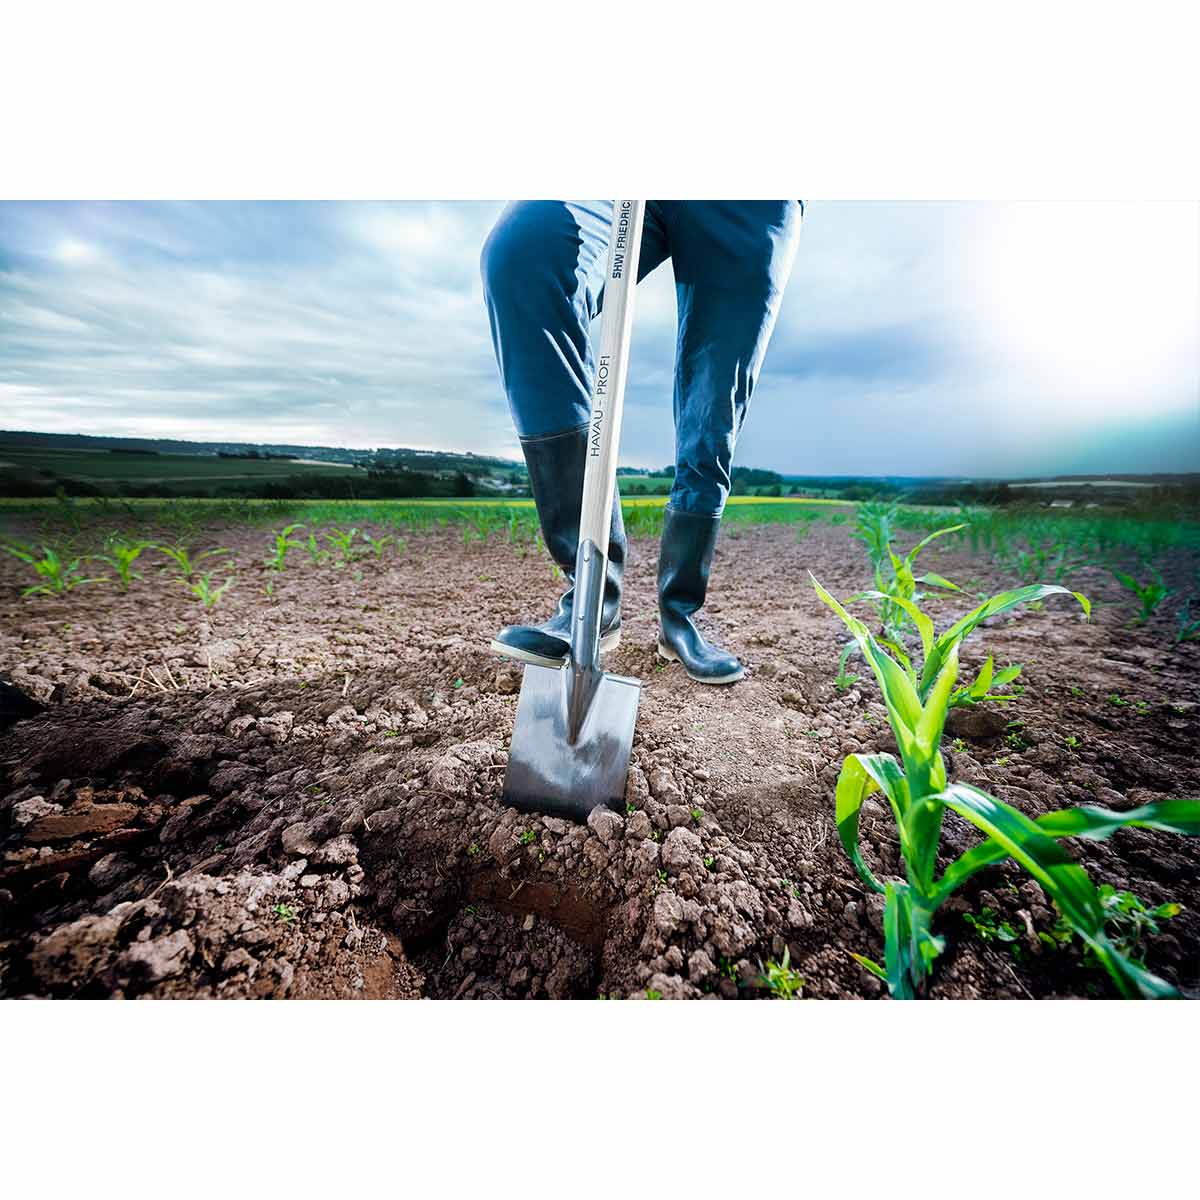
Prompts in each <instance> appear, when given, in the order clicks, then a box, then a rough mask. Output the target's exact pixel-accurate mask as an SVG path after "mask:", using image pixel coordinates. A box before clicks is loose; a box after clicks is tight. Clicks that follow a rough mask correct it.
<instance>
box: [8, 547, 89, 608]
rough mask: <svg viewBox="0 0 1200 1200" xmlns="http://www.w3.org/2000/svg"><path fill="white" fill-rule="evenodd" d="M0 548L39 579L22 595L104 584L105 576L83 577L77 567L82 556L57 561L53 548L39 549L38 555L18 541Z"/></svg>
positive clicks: (55, 593)
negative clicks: (88, 584) (39, 580)
mask: <svg viewBox="0 0 1200 1200" xmlns="http://www.w3.org/2000/svg"><path fill="white" fill-rule="evenodd" d="M0 549H2V550H4V551H5V552H6V553H8V554H11V555H12V556H13V558H17V559H20V560H21V562H23V563H26V564H27V565H29V566H31V567H32V568H33V570H34V574H36V575H37V576H38V578H39V579H41V580H42V582H41V583H35V584H31V585H30V586H29V587H27V588H23V589H22V591H21V595H22V596H42V595H47V596H61V595H65V594H66V593H67V592H69V591H71V590H72V588H77V587H81V586H82V585H83V584H85V583H107V582H108V576H106V575H102V576H99V577H97V578H82V577H81V570H80V566H79V564H80V563H81V562H83V558H82V556H80V557H78V558H72V559H63V558H60V557H59V556H58V554H57V552H56V551H55V549H54V547H53V546H42V547H41V554H40V556H39V554H38V552H37V550H34V549H33V548H32V547H30V546H25V545H22V544H21V543H20V542H10V543H7V544H6V545H4V546H0Z"/></svg>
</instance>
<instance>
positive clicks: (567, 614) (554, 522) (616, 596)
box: [491, 425, 627, 667]
mask: <svg viewBox="0 0 1200 1200" xmlns="http://www.w3.org/2000/svg"><path fill="white" fill-rule="evenodd" d="M587 431H588V427H587V426H586V425H583V426H580V428H578V429H571V430H568V431H567V432H566V433H561V434H556V435H554V436H553V437H548V438H536V439H531V440H529V441H525V440H522V442H521V449H522V451H523V452H524V454H525V465H526V467H528V469H529V487H530V490H531V491H532V492H533V500H534V503H535V504H536V505H537V512H538V520H539V521H540V522H541V526H542V538H543V540H544V541H545V543H546V549H547V550H549V551H550V557H551V558H553V559H554V561H555V562H556V563H557V564H558V566H559V568H560V569H561V570H562V572H563V574H564V575H565V576H566V577H567V583H568V585H569V586H568V588H567V590H566V592H565V593H564V594H563V597H562V599H560V600H559V602H558V608H557V609H556V610H555V613H554V615H553V616H552V617H551V618H550V619H549V620H547V621H543V622H542V624H540V625H506V626H505V627H504V628H503V629H501V630H500V632H499V633H498V634H497V635H496V636H495V637H494V638H493V639H492V647H491V648H492V650H494V651H495V652H496V653H497V654H503V655H505V656H507V657H508V658H515V659H517V661H518V662H525V663H533V664H534V665H535V666H539V667H561V666H563V665H564V664H565V663H566V661H567V655H568V651H569V649H570V640H571V609H572V602H573V601H574V598H575V555H576V552H577V551H578V549H579V516H580V510H581V509H582V507H583V471H584V466H585V465H586V462H587V457H586V455H587ZM608 536H609V542H608V575H607V578H606V580H605V584H604V607H603V611H602V613H601V618H600V652H601V653H604V652H605V651H608V650H613V649H615V648H616V646H617V645H618V644H619V643H620V641H621V577H622V575H623V574H624V571H625V551H626V546H627V542H626V538H625V522H624V521H623V520H622V518H621V497H620V495H619V493H618V492H616V491H615V490H614V492H613V511H612V523H611V525H610V527H609V535H608Z"/></svg>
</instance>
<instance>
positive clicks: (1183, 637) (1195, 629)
mask: <svg viewBox="0 0 1200 1200" xmlns="http://www.w3.org/2000/svg"><path fill="white" fill-rule="evenodd" d="M1174 641H1175V644H1176V645H1177V646H1178V645H1179V643H1180V642H1200V617H1193V616H1192V597H1191V596H1189V597H1188V598H1187V599H1186V600H1185V601H1184V602H1183V607H1182V608H1181V609H1180V610H1179V611H1178V612H1177V613H1176V614H1175V638H1174Z"/></svg>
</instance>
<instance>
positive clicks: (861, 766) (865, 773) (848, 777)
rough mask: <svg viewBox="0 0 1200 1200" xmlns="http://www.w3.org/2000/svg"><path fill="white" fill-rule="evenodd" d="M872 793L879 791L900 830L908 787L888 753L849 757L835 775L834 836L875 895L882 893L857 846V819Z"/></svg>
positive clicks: (897, 765)
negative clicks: (835, 827)
mask: <svg viewBox="0 0 1200 1200" xmlns="http://www.w3.org/2000/svg"><path fill="white" fill-rule="evenodd" d="M874 792H883V794H884V795H885V796H887V798H888V803H889V804H890V805H891V806H892V812H893V814H894V815H895V818H896V824H897V826H900V827H902V824H903V819H904V812H905V810H906V809H907V807H908V784H907V783H906V782H905V779H904V773H903V771H901V770H900V764H899V763H897V762H896V760H895V759H894V758H893V757H892V756H891V755H890V754H850V755H847V757H846V761H845V762H844V763H842V769H841V772H840V773H839V775H838V781H837V791H836V794H835V799H834V810H835V815H836V820H837V831H838V837H839V838H840V839H841V843H842V846H843V847H844V848H845V851H846V853H847V854H848V855H849V856H850V861H851V862H852V863H854V867H855V869H856V870H857V871H858V873H859V876H860V877H861V878H862V881H863V882H864V883H865V884H866V885H867V886H868V887H870V888H873V889H874V890H875V891H877V892H882V891H883V890H884V887H883V884H881V883H880V882H879V880H878V879H876V878H875V876H874V874H872V872H871V869H870V868H869V867H868V866H867V864H866V863H865V862H864V861H863V857H862V851H861V850H860V849H859V846H858V817H859V812H860V810H861V809H862V806H863V801H864V800H866V798H867V797H868V796H870V795H872V794H873V793H874Z"/></svg>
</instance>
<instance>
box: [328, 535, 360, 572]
mask: <svg viewBox="0 0 1200 1200" xmlns="http://www.w3.org/2000/svg"><path fill="white" fill-rule="evenodd" d="M322 536H323V537H324V538H325V540H326V541H327V542H328V543H329V544H330V545H331V546H333V547H334V548H335V549H336V550H337V552H338V561H337V565H338V566H339V567H344V566H345V565H346V563H348V562H349V561H350V559H351V558H353V556H354V549H353V546H354V539H355V538H356V537H358V529H357V528H355V529H332V530H330V531H329V533H326V534H323V535H322Z"/></svg>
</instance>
